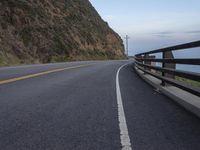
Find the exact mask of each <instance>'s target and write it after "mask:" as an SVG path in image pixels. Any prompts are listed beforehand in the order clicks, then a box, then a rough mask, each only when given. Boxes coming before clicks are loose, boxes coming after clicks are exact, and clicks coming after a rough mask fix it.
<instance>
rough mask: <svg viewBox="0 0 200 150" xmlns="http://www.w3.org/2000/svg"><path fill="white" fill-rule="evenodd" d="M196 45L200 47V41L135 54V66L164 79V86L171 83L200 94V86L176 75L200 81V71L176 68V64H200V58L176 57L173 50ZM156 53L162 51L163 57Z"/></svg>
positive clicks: (187, 48) (185, 48) (188, 48)
mask: <svg viewBox="0 0 200 150" xmlns="http://www.w3.org/2000/svg"><path fill="white" fill-rule="evenodd" d="M196 47H200V41H195V42H191V43H186V44H182V45H176V46H171V47H167V48H162V49H157V50H153V51H148V52H145V53H140V54H137V55H135V66H136V67H137V68H138V69H140V70H142V71H143V72H144V73H146V74H150V75H152V76H154V77H156V78H158V79H160V80H161V81H162V86H166V83H167V84H171V85H173V86H176V87H178V88H181V89H183V90H185V91H188V92H190V93H192V94H194V95H197V96H200V88H198V87H194V86H191V85H189V84H187V83H184V82H180V81H178V80H176V76H178V77H182V78H186V79H190V80H194V81H197V82H200V73H198V72H195V71H194V72H190V71H184V70H177V69H176V64H186V65H200V58H184V59H176V58H174V56H173V51H178V50H190V48H196ZM156 53H162V58H161V59H157V58H156V57H155V54H156ZM199 53H200V49H199ZM152 54H154V55H152ZM156 63H162V67H160V66H157V65H156ZM199 67H200V66H199Z"/></svg>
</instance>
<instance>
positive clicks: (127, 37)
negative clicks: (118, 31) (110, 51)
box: [125, 35, 130, 56]
mask: <svg viewBox="0 0 200 150" xmlns="http://www.w3.org/2000/svg"><path fill="white" fill-rule="evenodd" d="M125 39H126V54H127V56H128V39H130V37H129V36H128V35H126V37H125Z"/></svg>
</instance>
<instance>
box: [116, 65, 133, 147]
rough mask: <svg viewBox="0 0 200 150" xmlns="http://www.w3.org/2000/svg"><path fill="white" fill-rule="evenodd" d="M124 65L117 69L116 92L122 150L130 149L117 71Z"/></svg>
mask: <svg viewBox="0 0 200 150" xmlns="http://www.w3.org/2000/svg"><path fill="white" fill-rule="evenodd" d="M126 65H127V64H125V65H123V66H121V67H120V68H119V69H118V71H117V75H116V93H117V104H118V120H119V129H120V139H121V145H122V150H132V148H131V142H130V138H129V134H128V128H127V123H126V117H125V113H124V107H123V103H122V96H121V91H120V86H119V72H120V70H121V69H122V68H123V67H124V66H126Z"/></svg>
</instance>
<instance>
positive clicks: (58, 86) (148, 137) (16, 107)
mask: <svg viewBox="0 0 200 150" xmlns="http://www.w3.org/2000/svg"><path fill="white" fill-rule="evenodd" d="M126 63H130V62H128V61H87V62H71V63H56V64H45V65H25V66H20V67H5V68H0V81H6V80H10V79H20V80H13V81H12V82H5V83H3V84H0V149H2V150H68V149H69V150H121V149H122V145H121V143H122V141H121V139H120V134H121V133H120V126H119V120H118V119H119V118H118V113H119V108H118V102H117V94H116V74H117V71H118V69H119V67H120V66H122V65H124V64H126ZM78 66H79V67H78ZM62 68H65V69H62ZM67 68H68V69H67ZM59 69H60V70H59ZM42 72H43V74H40V73H42ZM44 72H46V73H45V74H44ZM35 74H39V75H37V76H30V75H35ZM27 76H28V78H21V77H27ZM119 86H120V90H121V98H122V101H123V109H124V113H125V116H126V123H127V128H128V132H129V136H130V142H131V146H132V149H133V150H144V149H148V150H151V149H152V150H156V149H158V150H159V149H164V150H165V149H166V150H167V149H175V150H176V149H178V150H182V149H183V150H184V149H185V150H190V149H191V150H196V149H197V150H198V149H200V144H199V140H200V120H199V119H198V118H197V117H195V116H193V115H192V114H190V113H188V112H187V111H185V110H184V109H182V108H181V107H180V106H178V105H177V104H176V103H173V102H172V100H170V99H169V98H167V97H165V96H163V95H162V94H159V93H156V92H155V91H154V90H153V89H152V88H151V87H150V86H148V85H147V84H146V83H144V81H143V80H141V79H140V78H139V77H138V76H137V75H136V74H135V72H134V71H133V68H132V64H128V65H126V66H124V67H123V68H122V69H121V70H120V72H119Z"/></svg>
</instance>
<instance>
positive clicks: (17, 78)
mask: <svg viewBox="0 0 200 150" xmlns="http://www.w3.org/2000/svg"><path fill="white" fill-rule="evenodd" d="M91 65H93V64H87V65H79V66H73V67H66V68H59V69H54V70H50V71H44V72H40V73H35V74H30V75H25V76H21V77H16V78H11V79H7V80H1V81H0V85H1V84H7V83H12V82H16V81H20V80H25V79H29V78H33V77H38V76H42V75H46V74H50V73H55V72H60V71H64V70H70V69H76V68H81V67H87V66H91Z"/></svg>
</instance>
